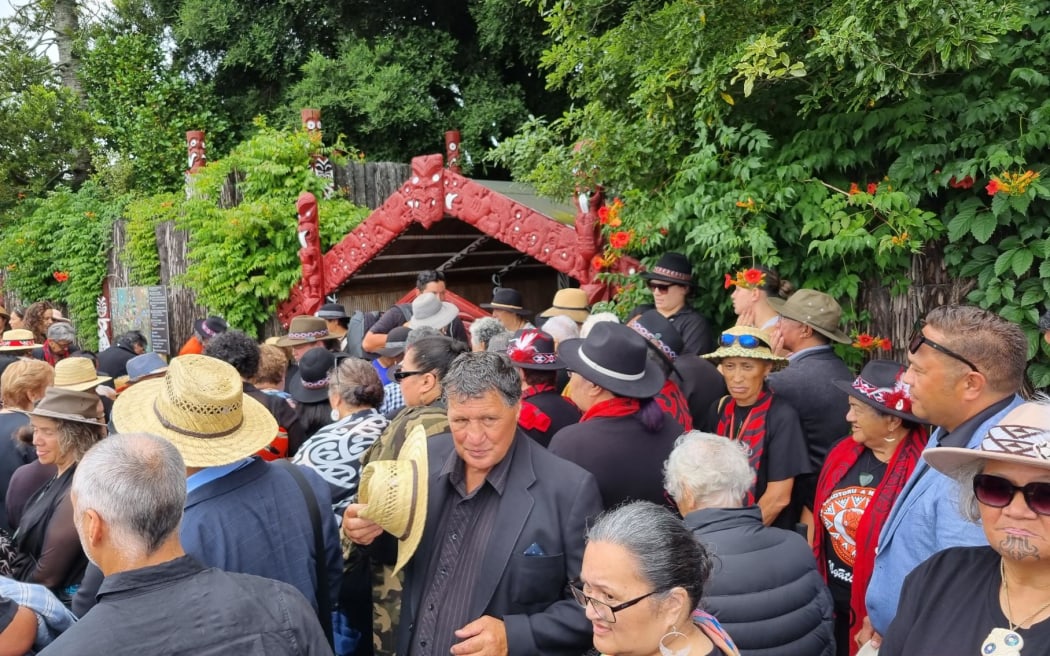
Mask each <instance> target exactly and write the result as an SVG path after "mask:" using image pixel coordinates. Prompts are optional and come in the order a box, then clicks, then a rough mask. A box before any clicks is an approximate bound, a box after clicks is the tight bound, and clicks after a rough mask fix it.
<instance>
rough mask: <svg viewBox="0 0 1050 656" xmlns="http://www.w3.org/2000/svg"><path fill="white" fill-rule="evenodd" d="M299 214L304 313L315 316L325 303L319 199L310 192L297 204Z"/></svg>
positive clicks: (304, 193)
mask: <svg viewBox="0 0 1050 656" xmlns="http://www.w3.org/2000/svg"><path fill="white" fill-rule="evenodd" d="M295 209H296V211H297V212H298V214H299V230H298V232H299V245H300V246H302V248H300V249H299V262H300V263H301V264H302V267H303V291H302V311H303V312H304V313H305V314H313V313H314V312H315V311H316V310H317V309H318V308H320V307H321V305H322V304H323V303H324V294H325V288H324V253H323V252H322V251H321V236H320V232H319V224H318V218H317V198H316V197H315V196H314V195H313V194H311V193H310V192H308V191H304V192H303V193H301V194H299V200H298V201H296V203H295Z"/></svg>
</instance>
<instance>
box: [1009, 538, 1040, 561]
mask: <svg viewBox="0 0 1050 656" xmlns="http://www.w3.org/2000/svg"><path fill="white" fill-rule="evenodd" d="M999 553H1001V554H1002V555H1004V556H1007V557H1009V558H1011V559H1013V560H1024V559H1025V558H1034V559H1035V560H1039V549H1037V548H1036V547H1034V546H1032V544H1031V543H1030V542H1029V541H1028V538H1025V537H1020V536H1017V535H1008V536H1007V537H1006V539H1005V540H1003V541H1002V542H1000V543H999Z"/></svg>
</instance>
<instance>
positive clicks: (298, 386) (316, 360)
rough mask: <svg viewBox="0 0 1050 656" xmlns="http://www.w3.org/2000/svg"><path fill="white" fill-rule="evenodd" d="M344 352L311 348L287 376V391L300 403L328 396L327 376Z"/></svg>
mask: <svg viewBox="0 0 1050 656" xmlns="http://www.w3.org/2000/svg"><path fill="white" fill-rule="evenodd" d="M345 357H348V356H347V354H345V353H333V352H331V351H329V350H328V349H323V348H312V349H310V350H309V351H307V352H306V353H304V354H303V357H302V358H300V359H299V368H298V369H297V370H296V371H295V372H294V373H293V374H292V375H291V376H290V377H289V378H288V393H289V394H291V395H292V398H293V399H295V400H296V401H299V402H300V403H320V402H321V401H324V400H326V399H327V398H328V377H329V374H330V373H331V372H332V369H334V368H335V367H336V365H338V364H339V361H340V360H342V359H343V358H345Z"/></svg>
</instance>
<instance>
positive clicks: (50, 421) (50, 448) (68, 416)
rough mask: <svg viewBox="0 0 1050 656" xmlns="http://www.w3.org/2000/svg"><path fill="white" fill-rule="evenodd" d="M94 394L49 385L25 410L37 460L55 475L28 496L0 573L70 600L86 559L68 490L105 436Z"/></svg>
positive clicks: (81, 575)
mask: <svg viewBox="0 0 1050 656" xmlns="http://www.w3.org/2000/svg"><path fill="white" fill-rule="evenodd" d="M101 405H102V404H101V403H100V402H99V398H98V395H96V394H92V393H89V392H77V391H73V390H68V389H61V388H58V387H49V388H48V389H47V392H46V393H45V394H44V398H43V399H41V400H40V402H39V403H37V404H36V408H34V409H33V410H32V411H31V412H28V413H27V414H28V415H29V421H30V423H31V424H33V446H34V447H36V452H37V458H38V459H39V461H40V463H41V464H45V465H49V464H53V465H54V466H55V477H54V478H52V479H51V480H50V481H48V482H47V483H46V484H44V486H43V487H41V488H40V489H39V490H38V491H37V492H36V494H34V495H33V497H32V498H30V500H29V502H28V503H27V504H26V507H25V511H24V512H23V514H22V518H21V521H20V522H19V524H18V530H17V531H16V532H15V535H14V539H13V541H12V543H11V545H12V546H13V547H14V549H13V550H7V553H6V554H5V555H4V558H3V562H2V563H0V573H3V574H4V575H5V576H10V577H12V578H17V579H19V580H21V581H27V582H31V583H39V584H41V585H44V586H47V587H48V588H51V590H52V591H53V592H54V593H55V594H56V595H58V596H59V598H62V599H66V600H68V599H70V598H71V596H72V593H73V592H74V591H75V590H76V588H77V586H79V584H80V579H81V578H82V577H83V576H84V569H85V568H86V567H87V558H86V557H85V556H84V552H83V550H82V549H81V547H80V538H78V537H77V532H76V528H75V527H74V526H73V507H72V503H71V501H70V499H69V489H70V485H71V484H72V481H73V472H74V471H75V470H76V465H77V462H78V461H79V460H80V458H81V457H83V455H84V454H85V453H87V450H88V449H90V448H91V447H92V446H93V445H94V444H95V443H96V442H98V441H99V440H100V439H102V437H103V436H105V434H106V427H105V423H104V422H103V419H102V407H101Z"/></svg>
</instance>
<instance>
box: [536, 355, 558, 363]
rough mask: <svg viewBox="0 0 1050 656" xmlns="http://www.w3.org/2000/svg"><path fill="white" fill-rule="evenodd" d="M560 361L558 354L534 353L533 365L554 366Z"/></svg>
mask: <svg viewBox="0 0 1050 656" xmlns="http://www.w3.org/2000/svg"><path fill="white" fill-rule="evenodd" d="M557 359H558V354H557V353H533V354H532V363H533V364H554V362H555V361H556V360H557Z"/></svg>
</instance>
